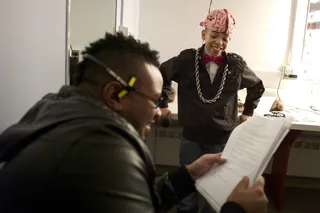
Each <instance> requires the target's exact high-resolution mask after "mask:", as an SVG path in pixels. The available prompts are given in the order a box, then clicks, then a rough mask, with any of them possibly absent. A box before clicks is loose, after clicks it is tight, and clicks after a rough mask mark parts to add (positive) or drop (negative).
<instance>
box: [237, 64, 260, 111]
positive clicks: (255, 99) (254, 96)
mask: <svg viewBox="0 0 320 213" xmlns="http://www.w3.org/2000/svg"><path fill="white" fill-rule="evenodd" d="M243 88H247V97H246V100H245V103H244V110H243V113H242V114H243V115H247V116H252V115H253V111H254V109H255V108H257V106H258V103H259V101H260V98H261V96H262V95H263V93H264V91H265V88H264V86H263V82H262V80H261V79H260V78H258V77H257V76H256V74H255V73H254V72H253V71H252V70H251V69H250V68H249V67H248V66H247V65H246V63H245V62H244V65H243V73H242V81H241V86H240V89H243Z"/></svg>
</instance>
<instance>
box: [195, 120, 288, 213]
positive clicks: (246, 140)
mask: <svg viewBox="0 0 320 213" xmlns="http://www.w3.org/2000/svg"><path fill="white" fill-rule="evenodd" d="M290 125H291V120H290V119H287V118H273V117H271V118H270V117H263V116H258V115H257V116H254V117H252V118H251V119H249V120H248V121H246V122H244V123H243V124H241V125H239V126H238V127H237V128H236V129H235V130H234V131H233V132H232V134H231V136H230V138H229V140H228V142H227V145H226V147H225V149H224V151H223V153H222V156H221V157H222V158H224V159H226V160H227V162H226V163H224V164H223V165H214V166H213V167H212V169H211V170H210V171H209V172H208V173H206V174H205V175H204V176H202V177H201V178H199V179H198V180H197V182H196V188H197V190H198V191H199V192H200V193H201V194H202V195H203V196H204V198H205V199H206V200H207V201H208V202H209V203H210V205H211V206H212V207H213V208H214V209H215V210H216V211H217V212H219V211H220V209H221V206H222V205H223V204H224V203H225V202H226V201H227V198H228V196H229V195H230V193H231V192H232V190H233V189H234V188H235V186H237V184H238V183H239V182H240V181H241V179H242V178H243V177H244V176H248V177H249V180H250V183H249V186H252V185H253V184H255V182H256V181H257V178H258V177H259V176H260V175H261V174H262V172H263V171H264V169H265V167H266V166H267V164H268V162H269V160H270V158H271V157H272V155H273V153H274V152H275V151H276V149H277V148H278V146H279V145H280V143H281V141H282V140H283V138H284V137H285V136H286V135H287V133H288V132H289V129H290Z"/></svg>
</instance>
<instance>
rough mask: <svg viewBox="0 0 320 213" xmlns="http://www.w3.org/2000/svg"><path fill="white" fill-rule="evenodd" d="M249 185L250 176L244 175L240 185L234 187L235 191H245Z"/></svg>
mask: <svg viewBox="0 0 320 213" xmlns="http://www.w3.org/2000/svg"><path fill="white" fill-rule="evenodd" d="M248 187H249V177H247V176H244V177H243V178H242V180H241V181H240V182H239V183H238V185H237V186H236V187H235V188H234V190H235V191H243V190H246V189H247V188H248Z"/></svg>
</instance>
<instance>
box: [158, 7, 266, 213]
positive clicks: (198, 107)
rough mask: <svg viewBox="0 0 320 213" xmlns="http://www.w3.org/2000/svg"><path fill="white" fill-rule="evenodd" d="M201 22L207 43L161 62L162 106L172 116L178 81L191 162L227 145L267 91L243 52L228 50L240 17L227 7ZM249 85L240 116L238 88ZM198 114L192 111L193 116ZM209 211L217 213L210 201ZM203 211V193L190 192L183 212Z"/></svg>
mask: <svg viewBox="0 0 320 213" xmlns="http://www.w3.org/2000/svg"><path fill="white" fill-rule="evenodd" d="M200 25H201V26H202V27H204V29H203V30H202V34H201V36H202V39H203V41H204V42H205V44H203V45H202V46H201V47H200V48H198V49H186V50H184V51H182V52H181V53H180V54H179V55H178V56H176V57H173V58H171V59H169V60H168V61H165V62H164V63H163V64H161V66H160V71H161V73H162V76H163V79H164V84H163V96H162V100H161V102H160V108H161V112H162V116H163V120H165V119H164V118H166V119H168V117H170V114H171V112H170V109H169V108H168V101H167V100H168V96H169V94H170V93H169V92H170V87H171V81H175V82H177V83H178V120H179V123H180V125H181V126H182V128H183V131H182V139H181V143H180V152H179V159H180V164H181V165H186V164H189V163H191V162H193V161H194V160H195V159H197V158H199V157H200V156H201V155H203V154H206V153H219V152H221V151H222V150H223V148H224V146H225V144H226V142H227V140H228V138H229V136H230V133H231V131H232V130H233V129H234V127H235V126H236V125H237V124H238V123H241V122H243V121H245V120H246V119H248V117H249V116H252V114H253V111H254V109H255V108H256V107H257V104H258V102H259V99H260V97H261V96H262V95H263V93H264V90H265V89H264V86H263V83H262V81H261V80H260V79H259V78H258V77H257V76H256V75H255V74H254V72H253V71H252V70H251V69H250V68H249V67H248V66H247V64H246V63H245V61H244V60H243V59H242V57H241V56H239V55H237V54H235V53H227V52H226V51H225V50H226V48H227V46H228V43H229V41H230V38H231V37H230V36H231V35H232V34H234V32H235V20H234V18H233V16H232V15H231V14H230V12H229V11H228V10H226V9H217V10H214V11H212V12H211V13H210V14H209V15H208V16H207V17H206V19H205V21H204V22H201V23H200ZM244 88H247V97H246V101H245V103H244V111H243V113H242V115H240V116H239V117H238V95H237V93H238V91H239V90H241V89H244ZM190 115H192V116H190ZM204 206H205V207H204V208H203V211H202V212H203V213H209V212H213V211H212V208H211V207H210V206H209V204H208V203H205V205H204ZM196 212H198V196H197V194H190V196H188V197H187V198H185V199H184V200H183V202H181V203H180V204H179V206H178V213H196Z"/></svg>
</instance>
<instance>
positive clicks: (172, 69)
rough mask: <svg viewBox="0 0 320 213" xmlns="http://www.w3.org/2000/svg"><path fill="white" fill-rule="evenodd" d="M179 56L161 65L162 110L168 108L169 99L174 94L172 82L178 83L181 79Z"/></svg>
mask: <svg viewBox="0 0 320 213" xmlns="http://www.w3.org/2000/svg"><path fill="white" fill-rule="evenodd" d="M178 57H179V56H176V57H173V58H171V59H169V60H167V61H165V62H164V63H162V64H161V65H160V68H159V69H160V72H161V74H162V78H163V89H162V97H161V101H160V108H167V107H168V99H169V97H170V95H171V93H172V88H171V82H172V81H176V82H178V79H179V71H180V67H179V58H178Z"/></svg>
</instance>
